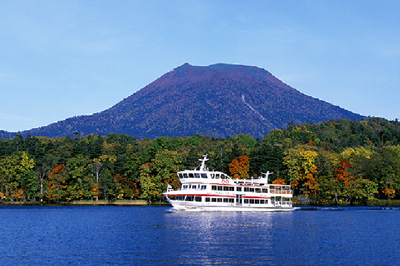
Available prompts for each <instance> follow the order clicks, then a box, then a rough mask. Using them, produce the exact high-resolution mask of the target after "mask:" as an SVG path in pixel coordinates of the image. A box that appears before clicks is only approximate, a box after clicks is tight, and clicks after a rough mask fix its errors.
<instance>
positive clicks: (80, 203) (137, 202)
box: [0, 200, 169, 206]
mask: <svg viewBox="0 0 400 266" xmlns="http://www.w3.org/2000/svg"><path fill="white" fill-rule="evenodd" d="M0 206H169V204H168V203H164V202H161V203H149V202H148V201H147V200H132V201H130V200H123V201H105V200H99V201H91V200H82V201H71V202H56V203H49V202H31V201H2V202H0Z"/></svg>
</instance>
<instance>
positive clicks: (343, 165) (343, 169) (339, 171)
mask: <svg viewBox="0 0 400 266" xmlns="http://www.w3.org/2000/svg"><path fill="white" fill-rule="evenodd" d="M339 165H340V167H338V168H335V169H334V171H335V173H336V180H338V181H342V182H343V183H344V185H345V186H346V187H347V186H349V182H350V181H351V180H354V176H352V175H351V174H350V172H348V171H347V169H348V168H350V167H351V166H352V164H351V163H350V162H349V161H347V160H341V161H340V163H339Z"/></svg>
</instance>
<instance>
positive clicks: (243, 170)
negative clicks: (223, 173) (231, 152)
mask: <svg viewBox="0 0 400 266" xmlns="http://www.w3.org/2000/svg"><path fill="white" fill-rule="evenodd" d="M249 169H250V159H249V157H247V156H246V155H242V156H240V157H239V158H238V159H233V160H232V162H231V163H230V164H229V172H230V174H231V177H232V178H241V179H248V178H249Z"/></svg>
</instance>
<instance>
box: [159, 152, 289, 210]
mask: <svg viewBox="0 0 400 266" xmlns="http://www.w3.org/2000/svg"><path fill="white" fill-rule="evenodd" d="M199 160H200V161H201V164H200V165H199V166H198V167H196V168H195V169H194V170H184V171H181V172H178V177H179V180H180V182H181V184H182V187H181V188H180V189H178V190H173V189H172V187H171V186H170V185H168V188H167V192H165V193H164V196H165V197H166V198H167V201H168V202H169V203H170V204H171V205H172V206H173V208H174V209H175V210H177V211H291V210H293V208H292V197H293V193H292V190H291V187H290V185H278V184H268V175H269V174H271V173H270V172H267V173H266V174H265V176H264V177H259V178H257V179H253V178H252V179H232V178H231V177H229V176H228V175H226V174H224V173H223V172H218V171H210V170H209V169H208V168H207V166H206V161H208V159H207V155H203V158H202V159H199Z"/></svg>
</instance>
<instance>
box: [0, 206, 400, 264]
mask: <svg viewBox="0 0 400 266" xmlns="http://www.w3.org/2000/svg"><path fill="white" fill-rule="evenodd" d="M170 210H171V209H170V208H167V207H2V208H0V238H1V240H2V244H1V245H0V257H1V260H0V262H1V263H2V264H4V265H77V264H79V265H109V264H113V265H190V264H192V265H216V264H217V265H218V264H222V265H366V264H368V265H397V264H398V262H399V260H400V255H399V254H398V253H399V252H398V250H399V248H400V244H399V243H400V222H399V221H400V220H399V218H400V212H399V210H400V209H399V208H383V209H382V208H364V207H358V208H351V207H350V208H297V209H296V210H295V211H293V212H289V213H288V212H274V213H241V212H227V213H224V212H211V213H199V212H192V213H189V212H170Z"/></svg>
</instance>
